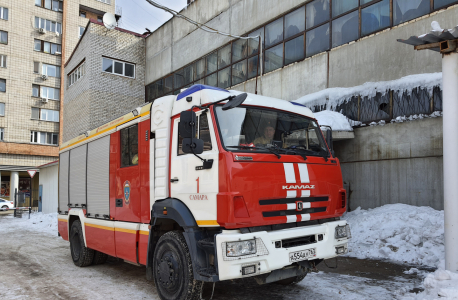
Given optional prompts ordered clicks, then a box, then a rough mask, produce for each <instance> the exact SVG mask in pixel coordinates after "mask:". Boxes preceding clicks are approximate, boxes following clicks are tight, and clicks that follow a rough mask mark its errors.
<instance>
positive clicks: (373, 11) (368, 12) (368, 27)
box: [361, 0, 390, 35]
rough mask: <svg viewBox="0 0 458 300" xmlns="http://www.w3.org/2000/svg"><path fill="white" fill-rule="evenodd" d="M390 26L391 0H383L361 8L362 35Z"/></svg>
mask: <svg viewBox="0 0 458 300" xmlns="http://www.w3.org/2000/svg"><path fill="white" fill-rule="evenodd" d="M389 26H390V0H383V1H381V2H378V3H376V4H373V5H371V6H369V7H366V8H363V9H362V10H361V35H368V34H371V33H373V32H376V31H379V30H381V29H384V28H387V27H389Z"/></svg>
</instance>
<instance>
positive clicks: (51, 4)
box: [35, 0, 64, 12]
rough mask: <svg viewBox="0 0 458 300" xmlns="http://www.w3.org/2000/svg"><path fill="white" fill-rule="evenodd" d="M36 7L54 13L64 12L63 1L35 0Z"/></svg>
mask: <svg viewBox="0 0 458 300" xmlns="http://www.w3.org/2000/svg"><path fill="white" fill-rule="evenodd" d="M35 5H36V6H40V7H43V8H46V9H51V10H54V11H60V12H61V11H63V8H64V4H63V0H35Z"/></svg>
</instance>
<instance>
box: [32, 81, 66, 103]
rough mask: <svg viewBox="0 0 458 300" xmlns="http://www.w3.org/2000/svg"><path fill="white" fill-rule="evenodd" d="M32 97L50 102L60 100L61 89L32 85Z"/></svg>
mask: <svg viewBox="0 0 458 300" xmlns="http://www.w3.org/2000/svg"><path fill="white" fill-rule="evenodd" d="M32 97H40V98H45V99H49V100H59V99H60V89H56V88H52V87H48V86H39V85H37V84H32Z"/></svg>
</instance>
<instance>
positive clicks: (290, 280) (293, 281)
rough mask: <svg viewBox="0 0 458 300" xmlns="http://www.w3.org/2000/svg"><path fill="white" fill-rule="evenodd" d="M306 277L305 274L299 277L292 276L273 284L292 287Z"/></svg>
mask: <svg viewBox="0 0 458 300" xmlns="http://www.w3.org/2000/svg"><path fill="white" fill-rule="evenodd" d="M306 275H307V273H305V274H303V275H299V276H294V277H291V278H286V279H282V280H279V281H277V282H275V283H278V284H281V285H293V284H296V283H299V282H301V281H302V279H304V278H305V276H306Z"/></svg>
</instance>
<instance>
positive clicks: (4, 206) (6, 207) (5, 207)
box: [2, 205, 10, 210]
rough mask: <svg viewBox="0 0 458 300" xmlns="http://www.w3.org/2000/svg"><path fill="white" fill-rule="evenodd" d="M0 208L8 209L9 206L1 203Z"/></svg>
mask: <svg viewBox="0 0 458 300" xmlns="http://www.w3.org/2000/svg"><path fill="white" fill-rule="evenodd" d="M2 208H3V209H6V210H8V209H10V208H9V206H6V205H3V206H2Z"/></svg>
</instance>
